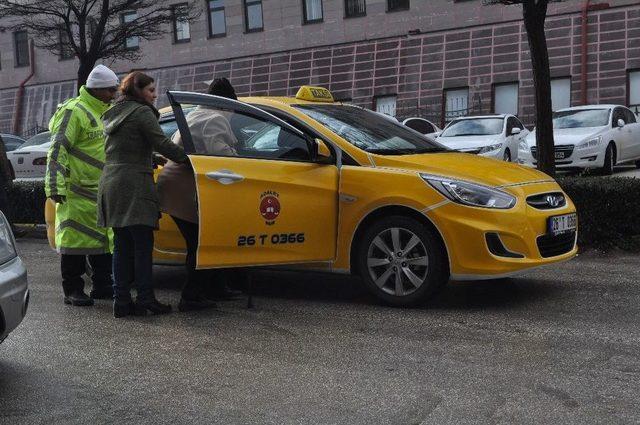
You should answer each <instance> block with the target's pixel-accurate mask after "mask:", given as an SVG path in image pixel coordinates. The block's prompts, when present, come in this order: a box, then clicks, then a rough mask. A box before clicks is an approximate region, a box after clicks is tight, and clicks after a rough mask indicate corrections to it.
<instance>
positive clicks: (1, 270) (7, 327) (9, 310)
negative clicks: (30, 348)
mask: <svg viewBox="0 0 640 425" xmlns="http://www.w3.org/2000/svg"><path fill="white" fill-rule="evenodd" d="M28 306H29V289H28V286H27V270H26V269H25V267H24V264H23V262H22V260H21V259H20V257H19V256H18V252H17V250H16V243H15V239H14V238H13V233H12V232H11V226H10V225H9V222H8V221H7V219H6V217H5V216H4V214H3V213H2V212H1V211H0V343H1V342H2V341H4V339H5V338H6V337H7V335H9V333H10V332H11V331H13V330H14V329H15V328H16V327H17V326H18V325H19V324H20V322H22V319H23V318H24V316H25V314H27V307H28Z"/></svg>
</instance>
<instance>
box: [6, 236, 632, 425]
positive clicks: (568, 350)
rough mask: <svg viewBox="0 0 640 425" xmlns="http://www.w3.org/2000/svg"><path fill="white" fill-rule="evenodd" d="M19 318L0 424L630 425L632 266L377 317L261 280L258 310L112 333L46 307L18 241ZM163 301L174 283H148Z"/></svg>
mask: <svg viewBox="0 0 640 425" xmlns="http://www.w3.org/2000/svg"><path fill="white" fill-rule="evenodd" d="M19 245H20V250H21V253H22V257H23V258H24V259H25V261H26V263H27V266H28V268H29V279H30V288H31V306H30V309H29V312H28V314H27V317H26V318H25V320H24V322H23V323H22V325H21V326H20V327H19V328H18V329H17V330H16V331H15V332H14V333H13V334H11V335H10V336H9V338H8V339H7V340H6V341H5V342H4V343H3V344H2V345H0V423H2V424H11V425H17V424H52V423H56V424H60V423H91V424H103V423H126V422H129V423H135V424H165V423H172V424H182V423H185V424H200V423H202V424H214V423H215V424H431V423H433V424H484V423H487V424H514V423H518V424H541V423H548V424H558V423H562V424H598V423H601V424H630V423H640V410H639V408H638V406H640V326H638V325H639V324H640V314H639V313H640V303H639V302H638V301H639V300H640V282H639V279H638V274H639V272H640V261H639V260H640V256H638V255H633V254H615V255H607V256H602V255H598V254H595V253H588V254H585V255H582V256H580V257H579V258H577V259H576V260H573V261H571V262H568V263H564V264H562V265H559V266H557V267H552V268H547V269H542V270H539V271H535V272H530V273H528V274H526V275H525V276H523V277H522V278H518V279H511V280H507V281H495V282H484V283H482V282H466V283H451V284H449V285H448V286H447V287H446V288H445V289H444V291H443V293H442V294H441V295H440V296H439V297H438V298H437V299H436V300H435V301H434V302H432V303H431V304H430V305H428V306H426V307H422V308H417V309H394V308H388V307H383V306H380V305H377V304H376V303H375V302H374V301H373V300H372V299H371V298H369V296H368V295H367V294H366V293H365V292H364V291H363V290H362V289H361V288H360V286H359V284H358V281H357V280H355V279H351V278H346V277H342V276H332V275H322V274H311V273H293V272H263V273H260V274H259V275H258V276H257V283H256V286H257V288H256V293H257V295H256V298H255V303H256V308H255V309H254V310H247V309H246V308H245V307H246V306H245V302H244V301H243V300H239V301H233V302H226V303H223V304H220V306H219V308H218V309H216V310H212V311H207V312H197V313H177V312H176V313H172V314H171V315H168V316H163V317H145V318H127V319H124V320H123V319H119V320H117V319H114V318H113V317H112V316H111V306H110V304H109V303H108V302H106V301H101V302H98V303H97V305H96V306H95V307H91V308H79V307H70V306H65V305H63V304H62V297H61V290H60V287H59V285H60V284H59V277H58V258H57V256H56V254H55V253H53V252H52V251H50V250H49V248H48V246H47V245H46V242H45V241H43V240H35V239H34V240H24V239H23V240H20V243H19ZM156 278H157V282H158V285H159V287H160V288H161V289H160V290H159V291H158V297H159V298H160V299H161V300H164V301H171V302H173V303H174V304H175V303H176V302H177V300H178V297H179V287H180V282H181V280H182V272H181V271H180V270H179V269H175V268H156Z"/></svg>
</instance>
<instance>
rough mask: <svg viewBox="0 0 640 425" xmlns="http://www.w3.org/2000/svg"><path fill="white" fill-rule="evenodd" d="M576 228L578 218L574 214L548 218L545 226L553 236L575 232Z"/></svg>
mask: <svg viewBox="0 0 640 425" xmlns="http://www.w3.org/2000/svg"><path fill="white" fill-rule="evenodd" d="M577 226H578V216H577V215H576V214H575V213H573V214H565V215H556V216H553V217H549V221H548V224H547V227H548V229H549V233H551V234H553V235H559V234H561V233H566V232H570V231H572V230H575V229H576V227H577Z"/></svg>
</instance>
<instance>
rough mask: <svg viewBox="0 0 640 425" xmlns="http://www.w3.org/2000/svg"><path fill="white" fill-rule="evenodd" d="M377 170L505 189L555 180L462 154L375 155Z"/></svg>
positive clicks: (508, 165)
mask: <svg viewBox="0 0 640 425" xmlns="http://www.w3.org/2000/svg"><path fill="white" fill-rule="evenodd" d="M372 157H373V160H374V162H375V165H376V166H377V167H386V168H394V169H398V170H401V171H410V172H416V173H426V174H434V175H438V176H443V177H449V178H456V179H460V180H466V181H471V182H475V183H479V184H484V185H487V186H505V185H514V184H522V183H531V182H539V181H541V180H546V181H552V180H553V179H552V178H551V177H549V176H548V175H546V174H544V173H543V172H541V171H538V170H536V169H533V168H529V167H522V166H520V165H517V164H513V163H509V162H504V161H498V160H495V159H491V158H485V157H482V156H478V155H471V154H465V153H459V152H443V153H429V154H419V155H398V156H396V155H393V156H391V155H387V156H383V155H372Z"/></svg>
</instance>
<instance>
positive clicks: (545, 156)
mask: <svg viewBox="0 0 640 425" xmlns="http://www.w3.org/2000/svg"><path fill="white" fill-rule="evenodd" d="M535 3H536V2H535V1H534V0H528V1H525V2H523V4H522V7H523V12H524V25H525V28H526V29H527V38H528V40H529V49H530V51H531V67H532V70H533V86H534V90H535V107H536V147H537V160H538V169H539V170H541V171H543V172H545V173H547V174H549V175H550V176H552V177H553V176H555V174H556V160H555V147H554V142H553V116H552V105H551V75H550V72H549V52H548V50H547V38H546V35H545V32H544V22H545V19H546V17H547V7H546V3H547V1H546V0H538V2H537V3H538V5H536V4H535ZM540 3H544V4H540Z"/></svg>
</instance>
